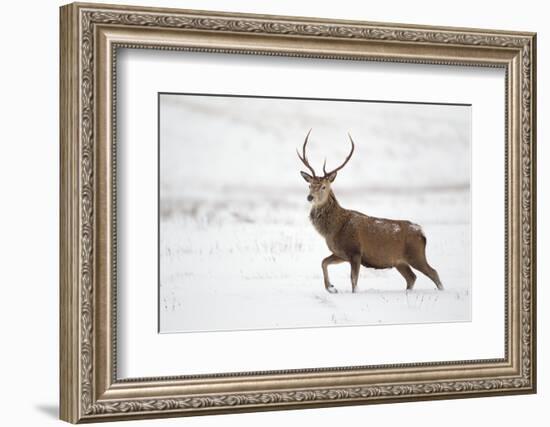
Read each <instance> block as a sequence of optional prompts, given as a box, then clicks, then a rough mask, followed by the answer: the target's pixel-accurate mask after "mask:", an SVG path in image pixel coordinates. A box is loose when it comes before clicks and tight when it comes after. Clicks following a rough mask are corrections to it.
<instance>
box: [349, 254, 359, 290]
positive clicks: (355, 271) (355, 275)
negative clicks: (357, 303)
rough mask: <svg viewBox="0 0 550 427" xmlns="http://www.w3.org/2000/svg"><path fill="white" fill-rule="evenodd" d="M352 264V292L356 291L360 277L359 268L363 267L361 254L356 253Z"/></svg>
mask: <svg viewBox="0 0 550 427" xmlns="http://www.w3.org/2000/svg"><path fill="white" fill-rule="evenodd" d="M350 264H351V292H352V293H355V289H356V288H357V280H358V279H359V269H360V268H361V255H354V256H353V257H352V258H351V261H350Z"/></svg>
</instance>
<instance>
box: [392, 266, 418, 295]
mask: <svg viewBox="0 0 550 427" xmlns="http://www.w3.org/2000/svg"><path fill="white" fill-rule="evenodd" d="M395 268H396V269H397V271H399V272H400V273H401V275H402V276H403V277H404V278H405V280H406V281H407V290H408V291H410V290H411V289H412V288H413V287H414V282H415V281H416V274H414V272H413V271H412V270H411V267H409V266H408V265H407V264H401V265H396V266H395Z"/></svg>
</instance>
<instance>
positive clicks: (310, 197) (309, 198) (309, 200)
mask: <svg viewBox="0 0 550 427" xmlns="http://www.w3.org/2000/svg"><path fill="white" fill-rule="evenodd" d="M312 200H313V196H312V195H311V194H308V196H307V201H308V202H311V201H312Z"/></svg>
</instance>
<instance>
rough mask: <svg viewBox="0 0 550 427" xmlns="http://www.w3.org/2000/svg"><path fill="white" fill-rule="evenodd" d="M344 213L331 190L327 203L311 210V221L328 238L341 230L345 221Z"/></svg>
mask: <svg viewBox="0 0 550 427" xmlns="http://www.w3.org/2000/svg"><path fill="white" fill-rule="evenodd" d="M344 212H345V209H344V208H342V207H341V206H340V204H339V203H338V200H336V196H335V195H334V193H333V192H332V190H331V191H330V194H329V196H328V198H327V201H326V202H325V203H323V204H322V205H317V206H313V207H312V208H311V211H310V213H309V219H310V220H311V223H312V224H313V226H314V227H315V229H316V230H317V231H318V232H319V233H320V234H321V235H322V236H324V237H327V236H330V235H331V234H333V233H335V232H336V231H338V230H340V228H341V226H342V223H343V221H344V220H345V218H344V215H343V214H344Z"/></svg>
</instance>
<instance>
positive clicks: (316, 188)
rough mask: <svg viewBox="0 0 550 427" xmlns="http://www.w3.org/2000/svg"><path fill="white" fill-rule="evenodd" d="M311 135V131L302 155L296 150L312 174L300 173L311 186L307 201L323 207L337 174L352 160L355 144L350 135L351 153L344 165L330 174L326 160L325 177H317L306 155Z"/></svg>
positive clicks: (324, 166)
mask: <svg viewBox="0 0 550 427" xmlns="http://www.w3.org/2000/svg"><path fill="white" fill-rule="evenodd" d="M310 133H311V129H310V130H309V132H308V133H307V135H306V139H305V141H304V145H303V146H302V155H300V152H299V151H298V150H296V153H297V154H298V158H299V159H300V160H301V161H302V163H303V164H304V165H305V167H306V168H308V169H309V171H310V172H311V175H310V174H308V173H307V172H304V171H300V174H301V175H302V178H304V179H305V180H306V182H307V183H308V184H309V194H308V196H307V200H308V201H309V202H312V203H313V204H314V205H322V204H323V203H325V202H326V201H327V199H328V197H329V195H330V192H331V188H330V185H331V184H332V182H334V180H335V179H336V174H337V172H338V171H339V170H340V169H342V168H343V167H344V166H346V164H347V163H348V161H349V159H351V156H352V154H353V150H354V149H355V144H354V143H353V139H352V138H351V135H350V134H349V133H348V136H349V139H350V141H351V151H350V153H349V154H348V156H347V157H346V159H345V160H344V163H342V164H341V165H340V166H338V167H337V168H336V169H333V170H331V171H329V172H327V170H326V165H327V161H326V159H325V162H324V163H323V174H324V175H323V176H317V175H316V174H315V170H314V169H313V167H312V166H311V165H310V164H309V161H308V159H307V155H306V146H307V142H308V139H309V134H310Z"/></svg>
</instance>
